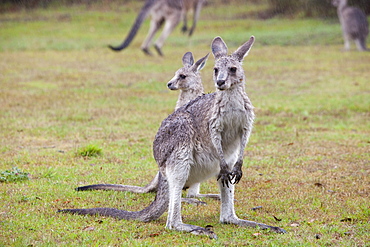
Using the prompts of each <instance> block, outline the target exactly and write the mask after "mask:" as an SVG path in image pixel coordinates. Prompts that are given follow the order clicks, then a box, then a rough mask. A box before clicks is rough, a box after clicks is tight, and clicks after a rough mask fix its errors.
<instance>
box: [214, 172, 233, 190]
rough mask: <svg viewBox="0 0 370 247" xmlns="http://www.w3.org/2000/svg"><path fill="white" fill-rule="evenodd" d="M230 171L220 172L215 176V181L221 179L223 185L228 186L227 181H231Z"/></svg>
mask: <svg viewBox="0 0 370 247" xmlns="http://www.w3.org/2000/svg"><path fill="white" fill-rule="evenodd" d="M230 176H231V173H229V172H220V174H218V177H217V181H219V180H220V181H221V183H222V186H223V187H225V186H226V187H227V188H229V183H231V180H230Z"/></svg>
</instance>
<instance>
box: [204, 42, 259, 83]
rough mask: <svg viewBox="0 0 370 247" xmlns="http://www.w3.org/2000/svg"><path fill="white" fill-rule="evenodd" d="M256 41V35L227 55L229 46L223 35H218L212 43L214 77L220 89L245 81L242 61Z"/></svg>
mask: <svg viewBox="0 0 370 247" xmlns="http://www.w3.org/2000/svg"><path fill="white" fill-rule="evenodd" d="M253 43H254V36H252V37H251V38H250V39H249V40H248V41H247V42H245V43H244V44H243V45H241V46H240V47H239V48H238V49H237V50H236V51H235V52H234V53H232V54H231V55H229V56H228V55H227V46H226V44H225V42H224V41H223V40H222V39H221V37H216V38H215V39H214V40H213V42H212V45H211V48H212V53H213V56H214V57H215V60H216V62H215V67H214V70H213V72H214V73H213V79H214V81H215V86H216V88H217V89H218V90H226V89H229V88H231V87H233V86H234V85H237V84H242V83H244V70H243V68H242V62H243V59H244V57H245V56H247V55H248V52H249V50H250V49H251V47H252V45H253Z"/></svg>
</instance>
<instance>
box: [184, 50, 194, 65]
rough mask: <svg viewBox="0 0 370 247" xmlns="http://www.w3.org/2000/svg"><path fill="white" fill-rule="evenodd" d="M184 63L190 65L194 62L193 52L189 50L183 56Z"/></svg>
mask: <svg viewBox="0 0 370 247" xmlns="http://www.w3.org/2000/svg"><path fill="white" fill-rule="evenodd" d="M182 64H183V65H184V66H186V67H190V66H192V65H193V64H194V58H193V54H192V53H191V52H187V53H185V54H184V56H183V57H182Z"/></svg>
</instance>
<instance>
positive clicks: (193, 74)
mask: <svg viewBox="0 0 370 247" xmlns="http://www.w3.org/2000/svg"><path fill="white" fill-rule="evenodd" d="M207 58H208V55H206V56H205V57H202V58H201V59H199V60H198V61H197V62H196V63H194V58H193V54H192V53H191V52H187V53H185V55H184V56H183V57H182V63H183V67H182V68H180V69H178V70H177V71H176V72H175V76H174V77H173V78H172V79H171V80H170V81H169V82H168V83H167V87H168V88H169V89H171V90H180V94H179V97H178V99H177V103H176V107H175V110H177V109H178V108H180V107H181V106H183V105H185V104H187V103H188V102H189V101H191V100H193V99H195V98H196V97H198V96H201V95H203V94H204V89H203V84H202V79H201V76H200V70H201V69H203V67H204V65H205V63H206V61H207ZM158 176H159V174H158V173H157V175H156V176H155V178H154V179H153V180H152V181H151V182H150V183H149V184H147V185H145V186H144V187H139V186H133V185H121V184H93V185H87V186H82V187H78V188H76V190H77V191H86V190H115V191H130V192H135V193H148V192H155V191H156V190H157V187H158ZM199 186H200V183H196V184H194V185H192V186H190V187H189V188H188V192H187V197H212V198H217V199H219V195H218V194H200V193H199ZM184 201H185V202H189V203H199V202H198V201H192V200H184Z"/></svg>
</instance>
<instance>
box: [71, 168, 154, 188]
mask: <svg viewBox="0 0 370 247" xmlns="http://www.w3.org/2000/svg"><path fill="white" fill-rule="evenodd" d="M158 176H159V173H157V175H156V176H155V178H154V179H153V180H152V181H150V183H149V184H147V185H145V186H144V187H140V186H134V185H122V184H92V185H86V186H81V187H77V188H76V190H77V191H86V190H114V191H128V192H134V193H149V192H156V191H157V188H158Z"/></svg>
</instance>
